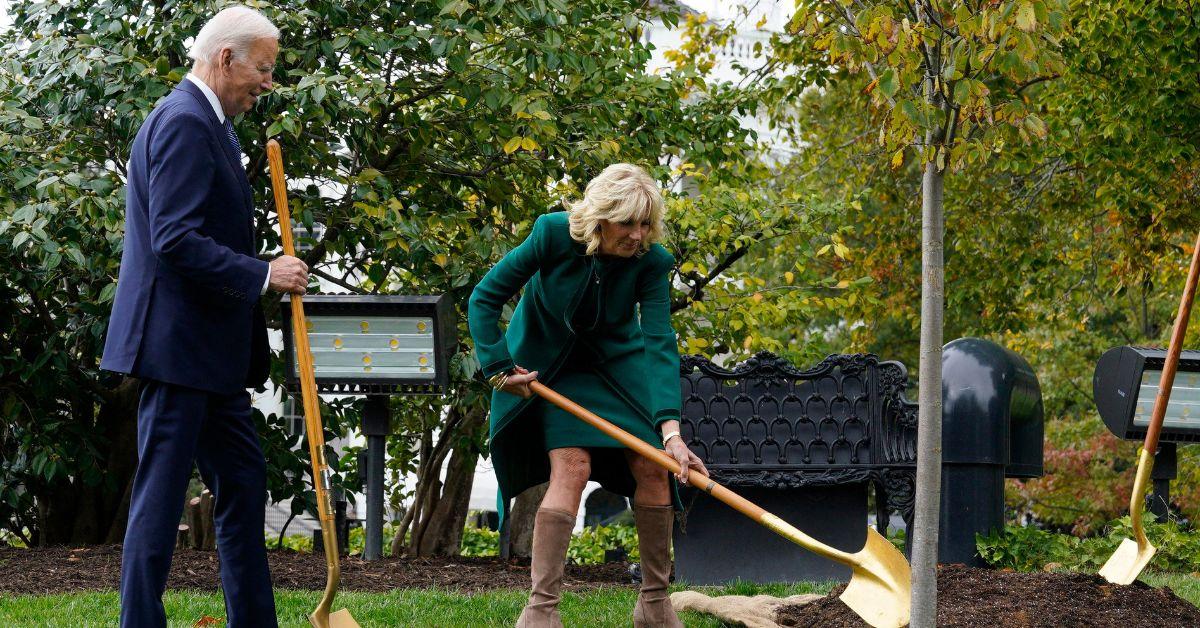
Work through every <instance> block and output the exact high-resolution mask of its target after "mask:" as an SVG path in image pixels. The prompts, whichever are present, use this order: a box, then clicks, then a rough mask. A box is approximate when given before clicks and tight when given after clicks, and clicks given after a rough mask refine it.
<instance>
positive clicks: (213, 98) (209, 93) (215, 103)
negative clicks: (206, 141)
mask: <svg viewBox="0 0 1200 628" xmlns="http://www.w3.org/2000/svg"><path fill="white" fill-rule="evenodd" d="M183 78H185V79H187V80H189V81H191V82H193V83H195V84H196V87H199V88H200V91H201V92H202V93H203V94H204V97H205V98H207V99H208V104H209V105H211V106H212V108H213V112H215V113H216V114H217V121H218V122H220V123H221V124H225V110H224V109H222V108H221V99H219V98H217V93H216V92H214V91H213V90H212V88H210V87H209V86H208V85H205V84H204V81H203V80H201V79H200V77H199V76H196V75H195V74H192V73H191V72H188V73H187V76H185V77H183ZM238 158H241V155H238ZM270 285H271V266H270V264H268V265H267V280H266V281H264V282H263V287H262V291H261V292H259V294H260V295H261V294H266V293H267V287H268V286H270Z"/></svg>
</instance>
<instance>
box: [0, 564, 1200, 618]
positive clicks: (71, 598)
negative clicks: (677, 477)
mask: <svg viewBox="0 0 1200 628" xmlns="http://www.w3.org/2000/svg"><path fill="white" fill-rule="evenodd" d="M1142 580H1144V581H1145V582H1146V583H1148V584H1151V585H1153V586H1156V587H1158V586H1164V585H1165V586H1169V587H1171V589H1172V590H1174V591H1175V593H1176V594H1177V595H1179V596H1180V597H1182V598H1184V599H1186V600H1188V601H1190V602H1191V603H1193V604H1196V605H1198V606H1200V576H1195V575H1192V574H1163V573H1149V574H1143V577H1142ZM831 586H832V585H830V584H828V583H806V582H800V583H796V584H786V585H785V584H773V585H755V584H745V583H743V584H736V585H730V586H727V587H696V590H699V591H703V592H704V593H707V594H709V595H756V594H759V593H766V594H769V595H777V596H786V595H795V594H798V593H826V592H828V591H829V589H830V587H831ZM680 588H681V587H679V586H676V587H674V588H673V590H679V589H680ZM527 595H528V592H527V591H509V590H506V591H494V592H491V593H482V594H477V595H463V594H459V593H451V592H445V591H434V590H426V589H415V590H403V591H393V592H390V593H342V594H340V595H338V597H337V600H336V601H335V603H334V608H335V609H338V608H349V609H350V613H351V614H352V615H353V616H354V618H355V619H356V620H358V622H359V623H360V624H362V625H363V626H364V627H366V628H370V627H372V626H512V625H513V623H514V622H515V621H516V619H517V615H518V614H520V612H521V607H522V606H523V605H524V604H525V598H526V596H527ZM636 596H637V592H636V591H635V590H633V589H632V588H618V587H612V588H603V589H594V590H591V591H588V592H587V593H584V594H575V593H567V594H566V595H565V596H564V598H563V604H562V614H563V622H564V623H565V624H566V625H568V626H597V627H599V626H622V627H624V626H628V625H629V622H630V618H629V614H630V612H631V611H632V609H633V602H634V599H635V598H636ZM319 599H320V593H318V592H313V591H290V590H279V591H276V592H275V602H276V604H277V605H278V610H279V619H280V622H279V623H280V625H282V626H294V627H303V626H308V619H307V617H308V613H309V612H310V611H312V608H313V606H315V605H316V603H317V601H318V600H319ZM165 602H166V607H167V616H168V617H169V618H170V622H169V623H170V625H171V626H180V627H183V628H190V627H191V626H192V624H194V623H195V622H196V621H197V620H199V619H200V618H202V617H204V616H205V615H208V616H211V617H224V615H225V609H224V606H223V605H222V601H221V594H220V593H209V592H198V591H168V592H167V595H166V598H165ZM683 620H684V622H685V623H686V624H687V625H688V626H689V628H692V627H705V628H720V626H722V624H721V623H720V622H718V621H716V620H715V619H712V618H711V617H709V616H707V615H698V614H693V613H684V614H683ZM116 625H117V594H116V592H115V591H105V592H93V593H72V594H62V595H28V596H17V597H0V626H4V627H6V628H8V627H25V626H30V627H32V626H38V627H40V626H55V627H61V628H83V627H85V626H116Z"/></svg>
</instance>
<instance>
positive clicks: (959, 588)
mask: <svg viewBox="0 0 1200 628" xmlns="http://www.w3.org/2000/svg"><path fill="white" fill-rule="evenodd" d="M844 589H845V586H844V585H843V586H839V587H838V588H836V589H834V590H833V591H832V592H830V594H829V595H828V596H826V597H824V598H822V599H820V600H817V601H816V602H813V603H811V604H806V605H803V606H785V607H781V608H780V609H778V610H777V611H776V616H775V621H776V622H777V623H778V624H780V625H782V626H800V627H806V628H807V627H809V626H812V627H814V628H815V627H817V626H820V627H822V628H851V627H853V628H859V627H866V626H867V624H866V623H864V622H863V621H862V620H861V619H859V617H858V616H857V615H855V614H854V611H851V610H850V608H849V607H847V606H846V605H845V604H843V603H842V602H841V600H839V599H838V598H837V596H838V595H840V594H841V593H842V591H843V590H844ZM937 625H938V626H992V627H994V628H1042V627H1045V628H1061V627H1062V626H1090V627H1096V628H1108V627H1112V628H1141V627H1145V628H1160V627H1162V626H1200V609H1197V608H1196V607H1195V606H1193V605H1192V604H1191V603H1190V602H1188V601H1187V600H1184V599H1183V598H1180V597H1178V596H1176V595H1175V593H1174V592H1172V591H1171V589H1170V588H1169V587H1162V588H1160V589H1156V588H1153V587H1150V586H1148V585H1146V584H1143V583H1141V582H1135V583H1134V584H1132V585H1129V586H1120V585H1115V584H1109V583H1108V582H1107V581H1105V580H1104V578H1101V577H1100V576H1098V575H1095V574H1081V573H1045V572H1036V573H1017V572H1012V571H994V570H988V569H973V568H970V567H964V566H963V565H945V566H942V567H940V568H939V569H938V607H937Z"/></svg>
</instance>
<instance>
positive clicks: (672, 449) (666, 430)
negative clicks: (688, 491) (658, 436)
mask: <svg viewBox="0 0 1200 628" xmlns="http://www.w3.org/2000/svg"><path fill="white" fill-rule="evenodd" d="M661 429H662V433H663V436H665V437H667V440H666V441H665V442H664V443H663V448H664V449H666V450H667V454H668V455H670V456H671V457H672V458H674V459H675V462H678V463H679V473H676V474H675V479H677V480H679V483H680V484H683V485H685V486H686V485H687V483H688V480H689V478H690V475H691V473H692V472H693V471H694V472H696V473H699V474H700V475H702V476H705V477H708V469H707V468H706V467H705V466H704V461H703V460H700V456H697V455H696V454H694V453H692V450H691V449H688V446H687V445H686V444H685V443H684V442H683V437H682V436H680V435H679V421H667V422H665V423H663V424H662V426H661Z"/></svg>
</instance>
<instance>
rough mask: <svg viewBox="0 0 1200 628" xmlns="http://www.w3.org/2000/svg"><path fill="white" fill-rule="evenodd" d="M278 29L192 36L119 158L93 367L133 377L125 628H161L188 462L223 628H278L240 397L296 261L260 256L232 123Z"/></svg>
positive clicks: (245, 105) (261, 77)
mask: <svg viewBox="0 0 1200 628" xmlns="http://www.w3.org/2000/svg"><path fill="white" fill-rule="evenodd" d="M278 51H279V30H278V29H277V28H276V27H275V26H274V25H273V24H271V22H270V21H269V20H268V19H267V18H266V17H264V16H263V15H262V14H260V13H258V12H256V11H254V10H252V9H249V8H246V7H241V6H238V7H231V8H228V9H225V10H223V11H221V12H220V13H218V14H216V15H215V16H214V17H213V18H212V19H211V20H210V21H209V22H208V23H207V24H205V25H204V27H203V28H202V29H201V30H200V33H199V34H198V35H197V36H196V39H195V43H194V44H193V46H192V48H191V50H190V51H189V52H188V55H189V56H190V57H191V58H192V59H193V60H194V65H193V67H192V72H191V73H190V74H188V76H187V78H186V79H185V80H183V81H181V82H180V84H179V85H178V86H177V87H176V88H175V90H174V91H172V92H171V93H170V94H169V95H167V96H166V97H165V98H163V100H162V101H160V102H159V103H158V104H157V105H156V106H155V108H154V111H153V112H151V113H150V115H149V116H148V117H147V118H146V121H145V122H144V123H143V124H142V127H141V129H140V130H139V131H138V134H137V138H136V139H135V140H134V143H133V149H132V154H131V155H130V158H129V169H128V172H129V183H128V191H127V198H126V211H125V248H124V251H123V254H122V257H121V271H120V278H119V280H118V282H117V293H116V299H115V301H114V303H113V312H112V318H111V320H110V322H109V328H108V337H107V340H106V342H105V347H104V359H103V360H102V362H101V367H103V368H105V369H108V370H111V371H116V372H119V373H127V374H129V375H132V376H134V377H138V378H140V379H141V380H142V388H141V396H140V401H139V405H138V468H137V473H136V474H135V476H134V482H133V490H132V493H131V497H130V505H129V523H128V526H127V528H126V531H125V546H124V552H123V556H122V561H121V625H122V626H125V627H127V628H128V627H141V626H153V627H160V626H166V614H165V612H164V609H163V605H162V594H163V591H164V590H165V589H166V584H167V573H168V572H169V571H170V567H171V556H172V553H173V550H174V546H175V535H176V528H177V525H178V523H179V518H180V514H181V513H182V509H183V501H184V497H185V492H186V490H187V485H188V480H189V478H190V477H191V474H192V463H193V461H195V463H196V465H197V466H198V467H199V469H200V475H201V477H202V479H203V480H204V482H205V484H207V485H208V487H209V488H210V489H212V491H213V493H214V495H215V497H216V506H215V509H214V519H215V522H216V532H217V534H216V536H217V551H218V552H219V554H220V559H221V587H222V589H223V590H224V593H225V611H226V619H227V621H228V624H229V625H230V626H234V627H238V626H254V627H256V628H257V627H261V626H268V627H270V626H275V625H277V623H276V619H275V601H274V596H273V594H272V590H271V575H270V572H269V570H268V567H267V557H266V550H265V548H264V545H263V506H264V504H265V501H266V464H265V461H264V460H263V454H262V449H261V447H260V446H259V441H258V435H257V434H256V433H255V429H254V424H253V421H252V420H251V409H250V398H249V394H248V392H247V391H246V388H247V387H256V386H258V385H260V384H262V382H263V381H264V380H265V379H266V377H267V371H268V367H269V365H270V352H269V349H268V346H267V339H266V323H265V320H264V318H263V312H262V308H261V307H260V305H259V297H260V295H261V294H263V293H265V292H266V291H267V290H268V289H271V290H275V291H279V292H290V293H295V294H303V293H304V288H305V286H306V285H307V283H308V268H307V266H305V264H304V263H303V262H302V261H300V260H299V259H297V258H295V257H289V256H282V257H278V258H275V259H273V260H271V261H270V262H266V261H263V260H259V259H257V258H256V257H255V252H256V251H257V248H258V247H257V246H256V244H255V241H254V240H255V234H254V221H253V211H254V206H253V195H252V193H251V190H250V185H249V183H248V181H247V180H246V172H245V170H244V168H243V166H242V152H241V146H240V144H239V143H238V139H237V135H236V134H235V133H234V130H233V123H232V118H233V117H235V116H237V115H239V114H241V113H245V112H246V111H249V110H250V109H251V108H252V107H254V104H255V102H256V101H257V99H258V97H259V96H260V95H261V94H262V93H263V92H265V91H267V90H269V89H271V75H272V72H273V70H274V67H275V58H276V55H277V54H278Z"/></svg>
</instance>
